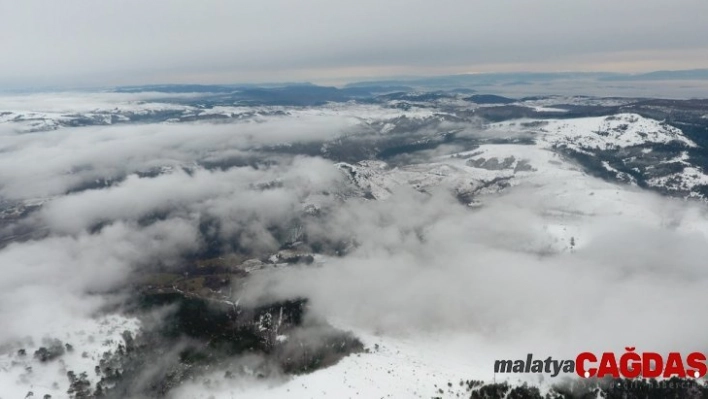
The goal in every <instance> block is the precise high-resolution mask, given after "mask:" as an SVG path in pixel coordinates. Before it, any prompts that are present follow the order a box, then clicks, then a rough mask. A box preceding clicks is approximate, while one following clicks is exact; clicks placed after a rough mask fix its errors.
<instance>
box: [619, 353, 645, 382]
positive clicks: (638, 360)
mask: <svg viewBox="0 0 708 399" xmlns="http://www.w3.org/2000/svg"><path fill="white" fill-rule="evenodd" d="M624 349H625V350H626V351H627V353H625V354H624V355H622V356H621V357H620V362H619V367H620V372H621V373H622V376H623V377H624V378H637V377H639V375H640V374H641V373H642V357H641V356H639V354H638V353H634V348H624Z"/></svg>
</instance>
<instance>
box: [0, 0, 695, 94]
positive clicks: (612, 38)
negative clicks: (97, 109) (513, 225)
mask: <svg viewBox="0 0 708 399" xmlns="http://www.w3.org/2000/svg"><path fill="white" fill-rule="evenodd" d="M706 15H708V1H705V0H673V1H668V0H642V1H639V0H623V1H617V0H573V1H568V0H534V1H523V0H494V1H492V0H486V1H474V0H465V1H463V0H439V1H420V0H407V1H402V0H390V1H381V0H358V1H350V0H337V1H333V0H301V1H290V0H260V1H249V2H246V1H225V0H201V1H199V2H194V1H184V0H151V1H144V0H107V1H90V0H62V1H47V0H44V1H41V0H23V1H11V0H0V49H2V58H1V59H0V87H15V86H26V85H51V84H59V85H87V84H88V85H95V84H106V85H114V84H139V83H158V82H163V83H164V82H199V83H221V82H252V81H288V80H290V81H302V80H309V81H314V82H341V81H345V80H348V79H356V78H367V77H374V76H390V75H412V74H416V75H428V74H448V73H464V72H491V71H521V70H530V71H541V70H543V71H557V70H576V71H578V70H583V71H596V70H613V71H628V72H635V71H637V72H640V71H648V70H656V69H690V68H703V67H708V42H706V38H707V37H708V24H705V16H706Z"/></svg>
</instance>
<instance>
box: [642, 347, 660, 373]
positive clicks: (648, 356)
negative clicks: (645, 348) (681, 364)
mask: <svg viewBox="0 0 708 399" xmlns="http://www.w3.org/2000/svg"><path fill="white" fill-rule="evenodd" d="M652 362H654V368H652ZM663 369H664V361H663V360H662V358H661V355H660V354H658V353H656V352H644V353H642V376H643V377H644V378H657V377H660V376H661V372H662V370H663Z"/></svg>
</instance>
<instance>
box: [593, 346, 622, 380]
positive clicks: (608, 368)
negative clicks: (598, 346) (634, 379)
mask: <svg viewBox="0 0 708 399" xmlns="http://www.w3.org/2000/svg"><path fill="white" fill-rule="evenodd" d="M608 374H609V375H611V376H612V377H613V378H619V376H620V373H619V369H618V368H617V359H615V354H614V353H612V352H605V353H603V354H602V358H601V359H600V367H599V368H598V369H597V378H602V377H604V376H606V375H608Z"/></svg>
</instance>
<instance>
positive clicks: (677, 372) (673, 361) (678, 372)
mask: <svg viewBox="0 0 708 399" xmlns="http://www.w3.org/2000/svg"><path fill="white" fill-rule="evenodd" d="M671 376H676V377H679V378H686V369H684V368H683V359H681V354H680V353H678V352H671V353H669V357H668V358H667V359H666V367H664V378H671Z"/></svg>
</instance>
